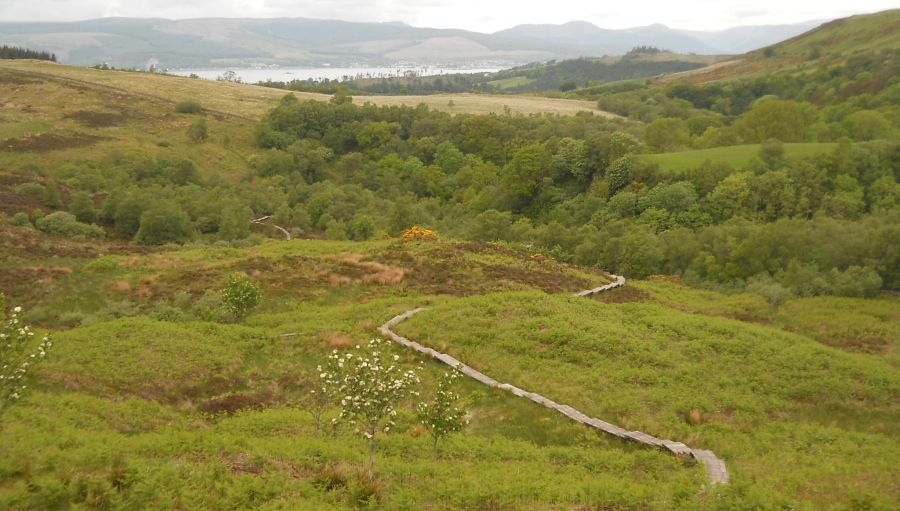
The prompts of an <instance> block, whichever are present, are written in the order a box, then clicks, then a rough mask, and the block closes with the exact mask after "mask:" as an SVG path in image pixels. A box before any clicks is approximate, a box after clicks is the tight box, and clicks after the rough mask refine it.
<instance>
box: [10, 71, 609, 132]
mask: <svg viewBox="0 0 900 511" xmlns="http://www.w3.org/2000/svg"><path fill="white" fill-rule="evenodd" d="M0 71H2V72H5V73H10V72H13V71H18V72H24V73H29V74H31V77H32V78H31V79H32V80H35V79H36V80H39V81H41V80H52V81H57V80H59V79H68V80H76V81H79V82H90V83H91V84H94V85H100V86H108V87H114V88H116V89H120V90H122V91H124V92H127V93H131V94H138V95H142V96H144V95H145V96H151V97H158V98H163V99H165V100H168V101H180V100H184V99H198V100H202V101H203V105H204V106H205V107H207V108H209V109H212V110H218V111H222V112H227V113H229V114H234V115H238V116H243V117H248V118H253V119H258V118H260V117H262V116H263V114H265V113H266V112H267V111H268V110H269V109H270V108H272V107H273V106H275V104H276V103H277V101H278V99H280V98H281V97H283V96H284V95H285V94H286V92H285V91H281V90H277V89H271V88H266V87H258V86H253V85H244V84H235V83H226V82H210V81H205V80H197V79H191V78H184V77H177V76H170V75H162V74H149V73H139V74H138V73H132V72H126V71H102V70H97V69H90V68H81V67H73V66H63V65H58V64H48V63H44V62H38V61H15V60H5V61H0ZM293 94H295V95H296V96H297V97H299V98H301V99H315V100H318V101H328V100H330V99H331V96H330V95H326V94H315V93H304V92H294V93H293ZM367 102H368V103H373V104H375V105H387V106H393V105H407V106H413V107H414V106H416V105H419V104H425V105H427V106H428V107H429V108H432V109H435V110H440V111H445V112H451V113H478V114H482V113H497V114H500V113H505V112H506V111H507V109H508V110H509V111H510V112H512V113H522V114H544V113H548V114H561V115H574V114H576V113H578V112H583V111H589V112H595V113H598V114H603V113H602V112H600V111H599V110H598V109H597V106H596V104H594V103H593V102H590V101H579V100H567V99H552V98H539V97H527V96H521V97H519V96H517V97H508V96H490V95H480V94H440V95H434V96H427V97H420V96H416V97H402V96H357V97H355V98H354V103H356V104H360V105H361V104H364V103H367Z"/></svg>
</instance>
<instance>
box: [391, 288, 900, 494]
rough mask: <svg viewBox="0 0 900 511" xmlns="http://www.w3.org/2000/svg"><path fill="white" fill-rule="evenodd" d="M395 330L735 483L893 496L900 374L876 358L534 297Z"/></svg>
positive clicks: (506, 299)
mask: <svg viewBox="0 0 900 511" xmlns="http://www.w3.org/2000/svg"><path fill="white" fill-rule="evenodd" d="M398 331H399V332H400V333H401V334H402V335H406V336H408V337H410V338H412V339H416V340H418V341H419V342H422V343H423V344H426V345H431V346H439V345H441V344H445V345H446V346H447V349H448V351H449V352H450V353H451V354H453V355H454V356H455V357H457V358H459V359H460V360H463V361H477V362H478V364H479V365H480V370H483V371H484V372H485V373H487V374H489V375H491V376H493V377H496V378H498V379H500V380H501V381H507V382H510V383H512V384H514V385H517V386H519V387H522V388H525V389H529V390H537V391H540V392H541V393H542V394H544V395H545V396H547V397H548V398H550V399H554V400H556V401H558V402H563V403H567V404H571V405H572V406H575V407H576V408H579V409H581V410H583V411H585V413H588V414H592V415H593V416H597V417H600V418H603V419H605V420H608V421H610V422H613V423H616V424H619V425H621V426H622V427H625V428H631V429H640V430H641V431H646V432H649V433H651V434H653V435H656V436H658V437H665V438H676V439H679V440H682V441H684V442H685V443H687V444H689V445H691V446H698V447H703V448H710V449H712V450H714V451H715V452H716V453H717V454H718V455H720V456H721V457H722V458H723V459H725V460H726V462H727V463H728V465H729V469H730V470H731V472H732V476H733V478H734V480H735V482H736V484H738V485H741V484H748V485H759V486H760V487H765V488H768V489H769V490H771V491H773V492H775V493H776V495H780V496H782V497H784V498H788V499H798V500H801V501H802V500H808V501H811V502H813V503H815V505H817V506H824V505H826V504H827V503H828V502H831V501H832V500H835V499H838V500H840V499H848V498H851V497H852V496H854V495H856V494H857V493H858V492H862V493H864V494H866V495H869V496H871V497H872V498H876V497H875V496H879V497H878V498H887V497H888V496H890V495H891V494H892V492H893V491H894V490H892V489H891V488H892V487H894V486H895V485H896V482H897V481H896V474H893V475H892V474H891V470H890V468H889V467H890V466H891V463H892V462H891V460H892V459H893V458H896V457H897V455H898V452H897V450H896V445H894V444H893V442H892V441H891V437H892V435H895V434H896V433H897V424H898V413H900V410H898V408H897V406H896V397H897V395H898V393H900V375H898V373H897V371H896V369H895V368H894V367H892V365H890V364H888V363H886V362H885V361H883V360H881V359H880V358H879V357H877V356H869V355H861V354H851V353H846V352H843V351H838V350H835V349H832V348H829V347H826V346H823V345H822V344H820V343H818V342H816V341H814V340H812V339H809V338H806V337H803V336H800V335H796V334H791V333H788V332H785V331H783V330H780V329H776V328H771V327H765V326H758V325H751V324H747V323H745V322H740V321H735V320H730V319H724V318H718V317H712V316H707V315H701V314H688V313H683V312H680V311H676V310H673V309H671V308H669V307H665V306H662V305H659V304H656V303H652V302H632V303H622V304H605V303H599V302H596V301H592V300H585V299H578V298H573V297H569V296H561V295H553V296H547V295H543V294H539V293H512V294H503V295H497V294H494V295H487V296H480V297H474V298H467V299H463V300H453V301H448V302H445V303H441V304H440V305H437V306H435V307H433V308H432V309H430V310H427V311H425V312H423V313H421V314H419V315H417V316H415V317H413V318H412V319H410V320H409V321H408V322H405V323H403V324H401V325H400V326H399V327H398ZM848 453H852V454H849V455H848ZM885 502H887V500H885Z"/></svg>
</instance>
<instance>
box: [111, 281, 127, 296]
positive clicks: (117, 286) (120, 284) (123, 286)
mask: <svg viewBox="0 0 900 511" xmlns="http://www.w3.org/2000/svg"><path fill="white" fill-rule="evenodd" d="M112 288H113V291H115V292H117V293H122V294H127V293H131V284H129V283H128V281H127V280H117V281H115V282H114V283H113V285H112Z"/></svg>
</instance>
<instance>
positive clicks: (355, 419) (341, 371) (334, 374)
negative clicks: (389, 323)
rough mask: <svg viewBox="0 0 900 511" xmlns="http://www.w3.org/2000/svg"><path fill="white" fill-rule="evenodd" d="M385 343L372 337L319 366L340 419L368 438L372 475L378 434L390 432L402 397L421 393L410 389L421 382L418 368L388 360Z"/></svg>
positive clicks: (335, 353)
mask: <svg viewBox="0 0 900 511" xmlns="http://www.w3.org/2000/svg"><path fill="white" fill-rule="evenodd" d="M382 343H383V341H382V340H380V339H372V340H371V341H369V343H368V345H366V346H365V347H360V346H359V345H357V346H356V349H354V350H351V351H349V352H346V353H339V352H338V351H337V350H334V351H333V352H332V353H331V355H330V356H329V357H328V363H327V365H326V367H325V368H323V367H322V366H319V367H318V370H319V377H320V378H321V379H322V380H323V382H324V383H325V385H326V386H327V387H328V388H329V389H330V391H331V392H332V393H333V394H334V396H335V399H336V400H339V402H340V405H341V414H340V416H339V418H338V419H339V420H349V421H350V423H351V424H353V425H355V426H356V428H357V431H358V432H359V433H360V434H362V435H363V436H364V437H365V438H366V439H367V440H368V441H369V479H374V478H375V448H376V445H377V436H378V434H379V433H385V434H386V433H388V432H390V430H391V428H392V427H393V426H394V418H395V417H396V416H397V410H396V409H395V408H394V407H395V406H396V405H397V404H398V403H399V402H400V401H402V400H403V399H404V398H406V397H408V396H410V395H418V393H417V392H414V391H412V390H411V387H412V386H413V385H415V384H417V383H419V377H418V376H417V375H416V372H415V371H413V370H411V369H407V370H404V369H403V368H402V367H401V366H400V365H399V359H400V357H399V356H397V355H393V356H392V357H389V358H388V359H387V360H385V359H384V358H383V357H382V353H381V348H382ZM338 419H336V420H338Z"/></svg>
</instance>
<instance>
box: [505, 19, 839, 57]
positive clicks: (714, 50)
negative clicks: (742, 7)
mask: <svg viewBox="0 0 900 511" xmlns="http://www.w3.org/2000/svg"><path fill="white" fill-rule="evenodd" d="M821 22H822V21H806V22H803V23H796V24H791V25H769V26H742V27H733V28H729V29H725V30H717V31H691V30H678V29H673V28H669V27H667V26H665V25H661V24H654V25H648V26H645V27H635V28H627V29H622V30H610V29H603V28H599V27H597V26H596V25H593V24H591V23H587V22H585V21H573V22H569V23H565V24H562V25H518V26H515V27H513V28H510V29H506V30H501V31H499V32H495V35H503V36H514V37H531V38H535V39H540V40H542V41H546V42H549V43H554V44H559V45H566V46H571V47H576V48H581V49H584V50H590V54H594V55H600V54H608V55H621V54H623V53H626V52H627V51H629V50H630V49H631V48H634V47H635V46H656V47H659V48H665V49H667V50H670V51H673V52H676V53H698V54H701V55H723V54H735V53H744V52H747V51H750V50H755V49H757V48H762V47H763V46H768V45H770V44H773V43H777V42H779V41H782V40H784V39H787V38H789V37H793V36H796V35H799V34H802V33H803V32H806V31H807V30H809V29H811V28H813V27H815V26H817V25H819V24H820V23H821Z"/></svg>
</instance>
